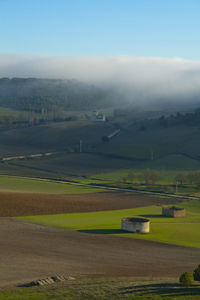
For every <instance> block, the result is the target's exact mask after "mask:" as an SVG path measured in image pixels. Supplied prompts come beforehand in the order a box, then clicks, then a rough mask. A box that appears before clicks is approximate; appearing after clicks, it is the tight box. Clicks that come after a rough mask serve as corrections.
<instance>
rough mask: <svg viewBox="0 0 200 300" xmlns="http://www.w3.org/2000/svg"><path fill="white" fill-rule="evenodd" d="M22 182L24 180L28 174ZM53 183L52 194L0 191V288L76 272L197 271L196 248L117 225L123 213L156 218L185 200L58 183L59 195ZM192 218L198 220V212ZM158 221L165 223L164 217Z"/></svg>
mask: <svg viewBox="0 0 200 300" xmlns="http://www.w3.org/2000/svg"><path fill="white" fill-rule="evenodd" d="M10 180H11V179H10ZM14 180H16V179H14V178H13V182H14ZM18 180H21V181H22V182H23V180H24V179H18ZM38 183H39V184H40V190H41V189H42V188H44V186H45V182H44V183H41V182H39V181H38ZM57 184H58V185H59V183H57ZM41 185H43V186H41ZM60 185H61V186H62V184H60ZM19 186H20V185H19ZM49 188H50V189H51V194H45V193H40V194H37V193H36V194H33V193H23V191H24V190H23V189H24V185H23V184H22V185H21V191H18V192H17V193H16V192H15V191H13V192H5V191H2V192H1V193H0V203H1V207H2V210H1V212H0V213H1V216H3V217H4V218H1V220H0V222H1V224H0V226H1V241H2V244H1V256H0V267H1V268H2V269H3V272H1V273H0V282H1V287H6V286H13V285H14V286H15V285H17V284H22V283H25V282H28V281H31V280H36V279H38V278H45V277H48V276H51V275H53V274H55V273H56V274H65V275H68V276H74V277H75V278H83V277H93V276H95V277H123V276H129V277H130V276H136V277H142V278H152V277H153V278H159V280H160V279H163V280H164V279H166V278H171V279H174V278H177V277H178V276H179V274H180V273H181V272H183V271H184V270H185V269H187V270H190V271H191V270H192V269H193V268H194V267H195V266H196V265H197V264H198V262H199V254H200V251H199V248H198V247H186V246H180V245H175V244H174V243H171V242H170V241H168V242H167V243H166V241H163V240H160V241H157V242H156V241H151V238H147V239H150V240H145V239H146V238H145V239H144V238H143V237H148V235H142V236H141V237H139V235H137V236H135V237H136V238H133V237H134V236H133V234H132V236H130V235H131V234H130V233H122V232H120V231H121V230H119V228H118V227H116V225H115V224H117V223H118V222H120V219H121V217H122V216H125V217H126V216H129V215H130V216H131V215H134V214H135V215H144V214H151V215H152V216H151V217H152V220H153V219H156V217H155V216H153V214H154V213H156V214H157V213H158V210H160V209H161V205H163V204H165V205H166V204H169V205H170V204H175V203H176V205H180V206H181V205H185V204H184V203H182V202H181V203H180V202H177V200H175V201H174V200H173V199H168V198H166V199H165V198H159V197H153V196H144V195H135V194H133V193H129V194H127V193H120V192H119V193H116V192H114V193H111V192H106V191H103V192H98V193H97V191H96V190H95V189H94V191H92V188H91V190H90V191H89V193H85V192H84V193H81V191H80V189H78V190H77V194H75V193H74V191H73V193H72V194H70V188H69V190H68V192H67V191H66V194H57V190H56V188H55V193H53V188H54V183H49ZM61 188H62V187H61ZM67 188H68V187H66V189H67ZM186 206H187V207H186V209H187V210H191V214H192V212H194V210H196V208H197V207H199V203H196V202H195V203H190V202H188V203H186ZM141 207H143V208H141ZM198 209H199V208H198ZM98 211H99V212H98ZM61 212H62V214H61ZM63 213H66V215H63ZM52 214H53V216H52ZM55 214H56V215H55ZM98 214H99V217H100V219H101V221H99V220H100V219H98V217H97V216H98ZM34 215H35V217H34ZM38 215H40V216H38ZM22 216H24V217H22ZM85 216H86V217H85ZM190 217H191V219H192V218H193V221H194V219H195V218H194V216H192V215H190ZM106 219H107V221H106ZM47 220H49V221H47ZM108 220H109V222H110V223H109V224H108V223H107V222H108ZM116 220H118V221H117V223H116ZM156 220H157V222H158V224H159V221H160V219H159V218H157V219H156ZM66 221H67V223H66ZM99 222H100V223H99ZM106 224H107V225H106ZM169 224H171V222H169ZM174 224H176V222H175V223H174ZM176 225H177V224H176ZM196 225H197V224H196ZM196 225H195V226H196ZM155 226H157V225H156V223H155ZM164 226H168V223H164ZM153 230H154V229H153ZM150 235H151V234H150ZM150 235H149V237H150ZM8 236H9V239H8ZM130 237H131V238H130ZM197 238H198V237H197ZM158 240H159V239H158ZM163 242H164V243H163ZM194 246H196V245H194Z"/></svg>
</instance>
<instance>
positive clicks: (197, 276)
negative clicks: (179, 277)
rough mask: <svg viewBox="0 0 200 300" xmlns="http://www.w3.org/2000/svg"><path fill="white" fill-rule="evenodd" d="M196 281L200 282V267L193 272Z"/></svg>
mask: <svg viewBox="0 0 200 300" xmlns="http://www.w3.org/2000/svg"><path fill="white" fill-rule="evenodd" d="M193 276H194V280H196V281H200V265H198V267H197V268H196V269H195V270H194V272H193Z"/></svg>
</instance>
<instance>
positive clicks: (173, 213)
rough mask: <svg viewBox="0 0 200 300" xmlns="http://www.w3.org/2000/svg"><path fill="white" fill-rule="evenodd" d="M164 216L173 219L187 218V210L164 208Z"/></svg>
mask: <svg viewBox="0 0 200 300" xmlns="http://www.w3.org/2000/svg"><path fill="white" fill-rule="evenodd" d="M162 215H163V216H166V217H172V218H183V217H185V216H186V211H185V209H179V210H176V209H170V207H163V208H162Z"/></svg>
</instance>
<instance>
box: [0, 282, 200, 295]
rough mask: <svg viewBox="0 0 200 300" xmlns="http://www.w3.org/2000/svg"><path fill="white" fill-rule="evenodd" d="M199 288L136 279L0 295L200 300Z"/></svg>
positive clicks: (56, 286) (78, 283)
mask: <svg viewBox="0 0 200 300" xmlns="http://www.w3.org/2000/svg"><path fill="white" fill-rule="evenodd" d="M199 294H200V286H199V285H193V286H191V287H182V286H180V285H179V284H178V283H177V282H176V281H172V280H170V281H168V282H163V281H152V280H151V281H150V280H146V279H145V280H143V281H142V280H141V279H140V280H138V279H135V278H134V279H133V278H126V279H124V278H117V279H78V280H75V281H73V282H66V283H64V284H53V285H51V286H46V287H34V288H18V289H12V290H4V291H0V299H3V300H19V299H20V300H29V299H31V300H50V299H56V300H64V299H69V300H73V299H76V300H79V299H81V300H82V299H98V300H107V299H111V300H112V299H127V300H138V299H140V300H144V299H145V300H146V299H147V300H148V299H149V300H150V299H156V300H159V299H180V300H189V299H191V300H195V299H199Z"/></svg>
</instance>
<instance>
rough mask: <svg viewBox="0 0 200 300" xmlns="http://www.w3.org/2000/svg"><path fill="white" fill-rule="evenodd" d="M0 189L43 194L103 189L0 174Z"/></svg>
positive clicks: (2, 190) (94, 191) (93, 191)
mask: <svg viewBox="0 0 200 300" xmlns="http://www.w3.org/2000/svg"><path fill="white" fill-rule="evenodd" d="M0 191H1V192H20V193H45V194H87V193H96V192H101V191H103V190H102V189H95V188H92V187H84V186H77V185H69V184H63V183H57V182H50V181H45V180H39V179H38V180H37V179H29V178H17V177H9V176H0Z"/></svg>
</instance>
